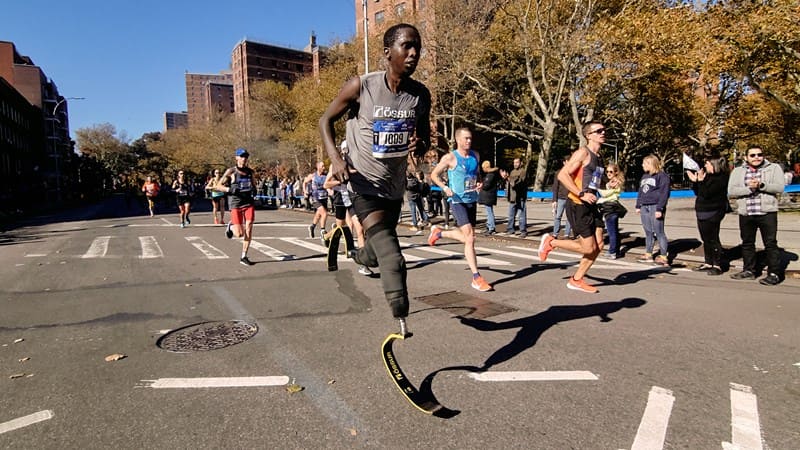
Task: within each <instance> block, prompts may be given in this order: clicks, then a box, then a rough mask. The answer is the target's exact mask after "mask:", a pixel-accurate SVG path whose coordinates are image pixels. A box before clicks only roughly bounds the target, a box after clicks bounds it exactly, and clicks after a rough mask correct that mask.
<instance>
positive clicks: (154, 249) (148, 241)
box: [139, 236, 164, 259]
mask: <svg viewBox="0 0 800 450" xmlns="http://www.w3.org/2000/svg"><path fill="white" fill-rule="evenodd" d="M139 244H141V246H142V254H141V255H139V259H151V258H163V257H164V252H162V251H161V247H160V246H159V245H158V241H156V238H155V237H154V236H139Z"/></svg>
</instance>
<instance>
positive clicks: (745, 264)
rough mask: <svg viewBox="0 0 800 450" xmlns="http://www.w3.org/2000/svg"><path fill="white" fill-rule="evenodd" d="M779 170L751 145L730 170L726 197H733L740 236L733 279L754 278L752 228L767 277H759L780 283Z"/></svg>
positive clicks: (766, 280) (755, 146) (781, 183)
mask: <svg viewBox="0 0 800 450" xmlns="http://www.w3.org/2000/svg"><path fill="white" fill-rule="evenodd" d="M783 181H784V180H783V171H782V170H781V167H780V166H779V165H778V164H775V163H771V162H769V161H768V160H767V159H766V158H764V150H763V149H762V148H761V146H759V145H752V146H750V148H749V149H748V150H747V153H746V154H745V163H744V164H743V165H741V166H739V167H737V168H735V169H733V172H732V173H731V176H730V179H729V181H728V197H730V198H732V199H736V206H737V212H738V213H739V235H740V236H741V238H742V271H741V272H738V273H735V274H733V275H731V278H733V279H735V280H752V279H755V278H756V231H760V232H761V240H762V241H763V242H764V250H765V252H766V255H767V271H768V272H767V273H768V274H767V276H766V277H764V278H762V279H761V280H759V283H761V284H763V285H766V286H774V285H776V284H778V283H780V282H781V278H780V273H779V271H780V250H779V249H778V194H780V193H782V192H783V189H784V183H783Z"/></svg>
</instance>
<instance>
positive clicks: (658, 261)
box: [653, 255, 669, 267]
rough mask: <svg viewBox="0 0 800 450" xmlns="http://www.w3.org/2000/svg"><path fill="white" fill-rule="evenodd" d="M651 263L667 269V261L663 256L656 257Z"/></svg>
mask: <svg viewBox="0 0 800 450" xmlns="http://www.w3.org/2000/svg"><path fill="white" fill-rule="evenodd" d="M653 262H654V263H656V264H658V265H659V266H662V267H669V260H668V259H667V257H666V256H664V255H658V256H656V259H654V260H653Z"/></svg>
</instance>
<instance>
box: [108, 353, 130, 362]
mask: <svg viewBox="0 0 800 450" xmlns="http://www.w3.org/2000/svg"><path fill="white" fill-rule="evenodd" d="M124 358H127V355H123V354H120V353H114V354H113V355H108V356H106V362H111V361H119V360H120V359H124Z"/></svg>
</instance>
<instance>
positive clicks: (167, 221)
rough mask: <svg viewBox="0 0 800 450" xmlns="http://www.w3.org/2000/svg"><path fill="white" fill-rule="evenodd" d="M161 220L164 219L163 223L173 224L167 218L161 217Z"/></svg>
mask: <svg viewBox="0 0 800 450" xmlns="http://www.w3.org/2000/svg"><path fill="white" fill-rule="evenodd" d="M161 220H163V221H164V223H165V224H167V225H169V226H173V225H174V224H173V223H172V222H170V221H169V220H167V219H166V218H164V217H162V218H161Z"/></svg>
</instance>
